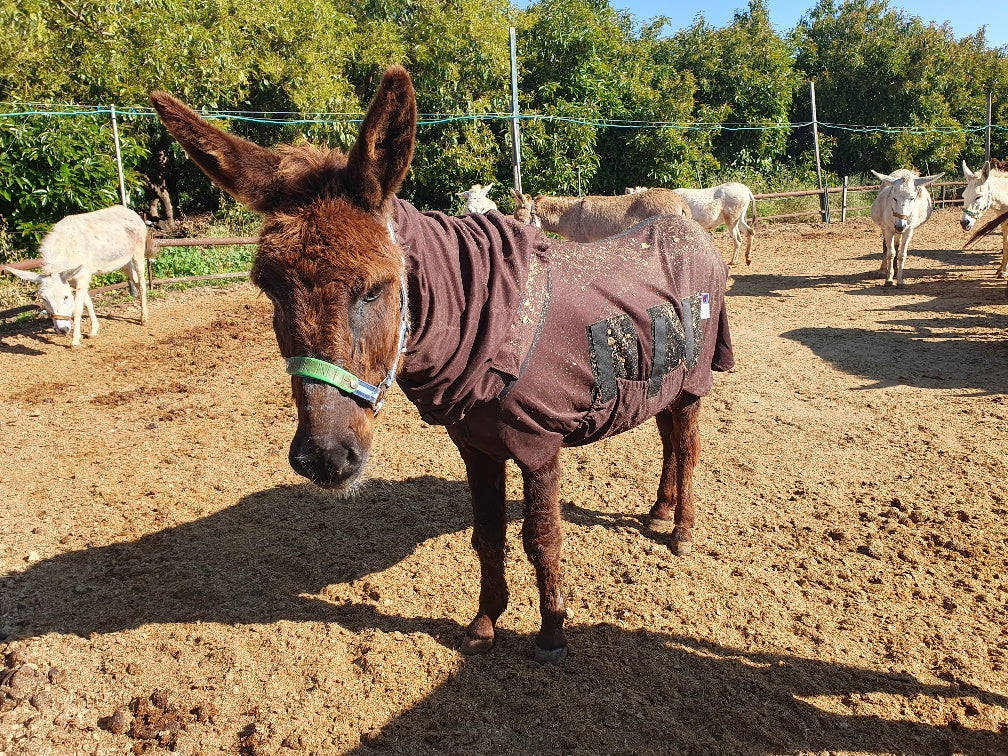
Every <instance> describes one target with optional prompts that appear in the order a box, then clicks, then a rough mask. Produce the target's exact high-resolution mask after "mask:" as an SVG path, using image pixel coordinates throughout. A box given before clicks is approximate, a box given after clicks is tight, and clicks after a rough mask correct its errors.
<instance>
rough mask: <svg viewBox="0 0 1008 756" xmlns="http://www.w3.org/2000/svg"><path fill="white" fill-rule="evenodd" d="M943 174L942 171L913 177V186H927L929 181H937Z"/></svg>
mask: <svg viewBox="0 0 1008 756" xmlns="http://www.w3.org/2000/svg"><path fill="white" fill-rule="evenodd" d="M944 175H945V173H944V171H943V172H942V173H935V174H932V175H930V176H921V177H920V178H915V179H914V186H916V187H917V188H918V189H920V188H921V187H922V186H927V185H928V184H931V183H933V182H935V181H937V180H938V179H940V178H941V177H942V176H944Z"/></svg>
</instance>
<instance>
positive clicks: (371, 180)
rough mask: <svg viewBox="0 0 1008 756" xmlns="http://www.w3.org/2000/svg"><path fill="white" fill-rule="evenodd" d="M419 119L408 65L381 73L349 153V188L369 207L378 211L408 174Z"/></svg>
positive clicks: (366, 207) (346, 174)
mask: <svg viewBox="0 0 1008 756" xmlns="http://www.w3.org/2000/svg"><path fill="white" fill-rule="evenodd" d="M416 122H417V105H416V95H415V93H414V92H413V82H412V81H410V76H409V74H408V73H406V69H405V68H402V67H401V66H391V67H390V68H389V69H388V70H387V71H386V72H385V76H384V77H382V81H381V84H380V85H379V87H378V91H377V92H376V93H375V96H374V100H372V101H371V107H369V108H368V112H367V115H365V116H364V122H363V123H362V124H361V127H360V134H359V135H358V136H357V141H356V142H355V143H354V146H353V147H352V148H351V149H350V154H349V155H348V156H347V166H346V170H345V174H344V175H345V176H346V178H347V189H348V190H350V191H352V192H356V194H357V198H358V199H359V200H360V201H361V204H362V205H363V206H364V208H365V209H366V210H368V211H370V212H377V211H378V210H379V209H380V208H381V206H382V205H383V204H384V202H385V200H387V199H388V198H389V197H391V196H392V195H393V194H395V191H396V190H397V189H398V188H399V185H400V184H401V183H402V180H403V179H404V178H405V177H406V172H407V171H408V170H409V164H410V159H411V158H412V157H413V144H414V142H415V141H416Z"/></svg>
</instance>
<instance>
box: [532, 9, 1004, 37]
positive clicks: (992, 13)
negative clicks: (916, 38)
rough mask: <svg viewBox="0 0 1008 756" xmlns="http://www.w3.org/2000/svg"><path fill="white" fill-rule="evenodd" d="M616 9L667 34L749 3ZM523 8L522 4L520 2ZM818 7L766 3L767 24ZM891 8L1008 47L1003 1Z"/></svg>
mask: <svg viewBox="0 0 1008 756" xmlns="http://www.w3.org/2000/svg"><path fill="white" fill-rule="evenodd" d="M609 4H610V5H611V6H612V7H613V8H616V9H618V10H627V11H630V12H631V13H632V14H633V15H634V16H636V17H637V20H638V21H646V20H647V19H650V18H654V17H655V16H661V15H665V16H668V17H669V18H671V19H672V24H671V25H670V26H669V27H667V28H666V30H665V32H666V33H667V34H674V33H675V32H676V30H677V29H680V28H683V27H688V26H690V24H692V23H693V19H694V18H695V17H696V16H697V14H700V13H702V14H703V17H704V18H705V19H706V20H707V23H708V24H710V25H712V26H725V25H726V24H728V23H730V22H731V20H732V18H733V17H734V14H735V11H736V10H744V9H747V8H748V7H749V2H748V0H702V1H701V0H685V2H683V1H679V2H676V0H609ZM523 5H524V3H523ZM816 5H817V0H799V1H796V0H769V2H768V7H769V8H770V21H771V23H772V24H773V25H774V28H775V29H776V30H777V31H778V32H779V33H784V32H787V31H790V30H791V29H793V28H794V27H795V25H796V24H797V23H798V19H800V18H801V17H802V15H804V14H805V13H806V12H807V11H808V10H810V9H811V8H814V7H815V6H816ZM889 7H890V8H902V9H903V10H904V11H905V12H906V13H907V15H909V16H919V17H920V18H921V19H923V21H924V22H925V23H927V22H929V21H934V22H935V23H937V24H941V23H943V22H945V21H947V22H948V23H949V24H951V26H952V31H953V33H954V34H955V35H956V37H957V38H959V37H965V36H967V35H969V34H973V33H975V32H976V31H977V29H979V28H980V27H981V26H984V25H986V26H987V43H988V45H990V46H991V47H1001V46H1003V45H1008V3H1005V2H1003V0H993V2H982V3H981V2H975V1H974V2H962V3H954V2H950V1H949V0H941V1H940V2H939V1H938V0H924V1H923V2H921V1H916V0H915V2H912V3H910V2H899V1H898V0H890V2H889Z"/></svg>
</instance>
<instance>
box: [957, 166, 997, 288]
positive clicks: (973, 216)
mask: <svg viewBox="0 0 1008 756" xmlns="http://www.w3.org/2000/svg"><path fill="white" fill-rule="evenodd" d="M962 167H963V177H964V178H965V179H966V188H965V189H964V190H963V214H962V218H961V219H960V220H959V224H960V225H961V226H962V227H963V231H969V230H970V229H971V228H973V224H974V223H976V222H977V221H978V220H979V219H980V216H981V215H983V214H984V213H985V212H987V210H988V208H991V207H993V208H994V210H995V212H996V213H998V214H999V215H1000V214H1001V213H1003V212H1004V211H1005V210H1008V172H1005V171H1003V170H999V169H998V168H995V167H992V166H991V162H990V161H989V160H988V161H987V162H986V163H984V164H983V167H982V168H981V169H980V170H979V171H977V172H976V173H974V172H973V171H971V170H970V169H969V166H968V165H966V161H965V160H963V164H962ZM971 241H972V240H971ZM1006 269H1008V222H1005V223H1003V224H1002V225H1001V266H1000V267H999V268H998V269H997V274H996V275H997V276H998V277H999V278H1008V270H1006Z"/></svg>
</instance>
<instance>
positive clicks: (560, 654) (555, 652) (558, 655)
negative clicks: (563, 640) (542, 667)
mask: <svg viewBox="0 0 1008 756" xmlns="http://www.w3.org/2000/svg"><path fill="white" fill-rule="evenodd" d="M566 658H567V646H560V648H551V649H545V648H540V647H539V646H538V645H537V646H536V647H535V654H534V656H533V660H534V661H535V663H536V664H552V665H556V664H561V663H563V660H564V659H566Z"/></svg>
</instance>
